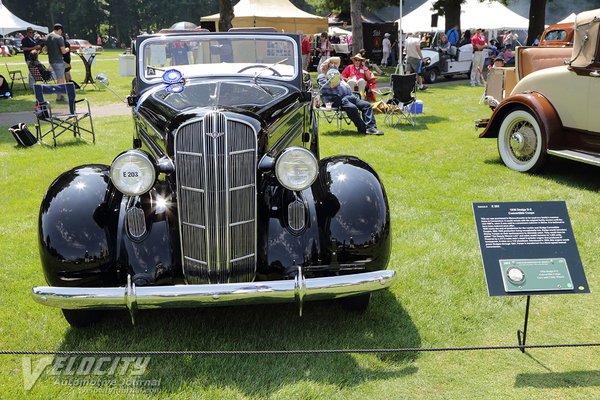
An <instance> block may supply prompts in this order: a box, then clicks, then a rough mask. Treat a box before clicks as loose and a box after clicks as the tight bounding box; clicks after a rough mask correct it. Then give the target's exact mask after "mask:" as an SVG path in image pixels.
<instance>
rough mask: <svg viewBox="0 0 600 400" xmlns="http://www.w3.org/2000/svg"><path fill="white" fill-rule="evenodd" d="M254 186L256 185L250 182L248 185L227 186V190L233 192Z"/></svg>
mask: <svg viewBox="0 0 600 400" xmlns="http://www.w3.org/2000/svg"><path fill="white" fill-rule="evenodd" d="M254 186H256V185H254V184H250V185H243V186H236V187H232V188H229V191H230V192H233V191H235V190H242V189H248V188H251V187H254Z"/></svg>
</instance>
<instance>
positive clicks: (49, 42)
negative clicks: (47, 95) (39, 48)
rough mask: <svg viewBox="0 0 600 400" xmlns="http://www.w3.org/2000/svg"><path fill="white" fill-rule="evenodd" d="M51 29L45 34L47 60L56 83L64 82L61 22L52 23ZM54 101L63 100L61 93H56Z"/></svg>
mask: <svg viewBox="0 0 600 400" xmlns="http://www.w3.org/2000/svg"><path fill="white" fill-rule="evenodd" d="M52 29H53V31H52V32H50V33H49V34H48V36H46V49H47V50H48V61H49V62H50V66H51V67H52V72H53V73H54V77H55V78H56V82H57V83H65V63H64V60H63V54H66V53H67V51H68V50H67V48H66V47H65V39H64V38H63V34H64V32H65V30H64V28H63V26H62V25H61V24H58V23H57V24H54V27H53V28H52ZM56 101H64V97H63V96H62V95H60V94H59V95H58V96H57V98H56Z"/></svg>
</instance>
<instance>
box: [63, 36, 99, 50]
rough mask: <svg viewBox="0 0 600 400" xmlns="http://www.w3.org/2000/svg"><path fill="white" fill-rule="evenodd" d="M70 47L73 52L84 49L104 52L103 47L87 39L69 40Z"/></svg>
mask: <svg viewBox="0 0 600 400" xmlns="http://www.w3.org/2000/svg"><path fill="white" fill-rule="evenodd" d="M69 45H70V46H71V52H77V51H83V49H96V51H102V50H104V49H103V48H102V46H96V45H94V44H91V43H90V42H88V41H87V40H85V39H69Z"/></svg>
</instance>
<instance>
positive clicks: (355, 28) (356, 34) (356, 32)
mask: <svg viewBox="0 0 600 400" xmlns="http://www.w3.org/2000/svg"><path fill="white" fill-rule="evenodd" d="M350 21H351V24H352V48H353V49H352V50H353V51H352V54H356V53H358V50H360V49H362V48H363V29H362V28H363V26H362V0H350Z"/></svg>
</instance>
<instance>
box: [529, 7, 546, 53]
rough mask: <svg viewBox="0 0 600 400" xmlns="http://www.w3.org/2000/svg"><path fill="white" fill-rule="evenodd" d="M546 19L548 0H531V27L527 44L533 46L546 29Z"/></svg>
mask: <svg viewBox="0 0 600 400" xmlns="http://www.w3.org/2000/svg"><path fill="white" fill-rule="evenodd" d="M545 21H546V0H531V3H530V4H529V29H528V31H527V45H528V46H531V44H532V43H533V41H534V40H535V38H536V37H537V36H538V35H539V34H541V33H542V32H543V31H544V22H545Z"/></svg>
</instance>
